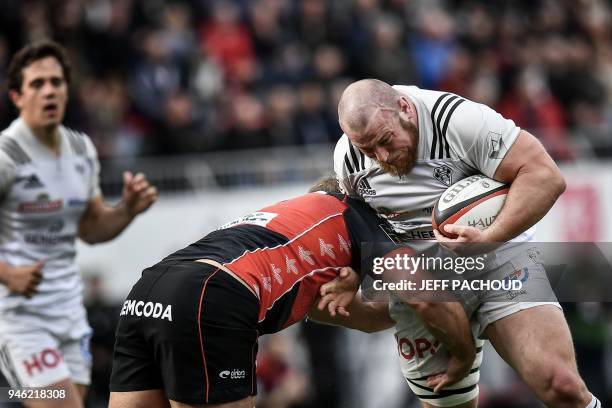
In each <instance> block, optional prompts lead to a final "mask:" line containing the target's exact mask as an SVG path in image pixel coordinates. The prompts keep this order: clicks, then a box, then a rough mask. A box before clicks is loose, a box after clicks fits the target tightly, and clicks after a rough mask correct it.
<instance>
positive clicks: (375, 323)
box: [308, 294, 395, 333]
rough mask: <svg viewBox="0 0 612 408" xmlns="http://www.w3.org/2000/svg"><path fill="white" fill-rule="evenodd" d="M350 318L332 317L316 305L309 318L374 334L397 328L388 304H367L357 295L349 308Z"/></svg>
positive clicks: (338, 315)
mask: <svg viewBox="0 0 612 408" xmlns="http://www.w3.org/2000/svg"><path fill="white" fill-rule="evenodd" d="M347 310H348V312H349V313H350V316H342V315H340V314H336V316H334V317H332V316H331V315H330V314H329V312H328V311H327V309H325V310H318V309H317V307H316V303H315V305H313V307H312V308H311V309H310V312H309V313H308V318H309V319H310V320H313V321H315V322H318V323H323V324H331V325H335V326H343V327H347V328H349V329H354V330H359V331H362V332H365V333H374V332H378V331H382V330H386V329H389V328H391V327H393V326H395V321H394V320H393V319H391V317H390V316H389V306H388V304H387V303H386V302H370V303H366V302H364V301H363V300H362V299H361V296H359V294H357V296H355V298H354V299H353V301H352V302H351V303H350V304H349V305H348V306H347Z"/></svg>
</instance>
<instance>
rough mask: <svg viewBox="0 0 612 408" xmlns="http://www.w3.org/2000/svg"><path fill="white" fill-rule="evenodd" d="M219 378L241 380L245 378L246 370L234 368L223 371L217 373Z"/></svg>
mask: <svg viewBox="0 0 612 408" xmlns="http://www.w3.org/2000/svg"><path fill="white" fill-rule="evenodd" d="M219 377H220V378H223V379H230V380H242V379H244V378H245V377H246V370H241V369H239V368H234V369H233V370H223V371H221V372H220V373H219Z"/></svg>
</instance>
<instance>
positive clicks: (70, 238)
mask: <svg viewBox="0 0 612 408" xmlns="http://www.w3.org/2000/svg"><path fill="white" fill-rule="evenodd" d="M23 240H24V241H25V242H27V243H28V244H32V245H44V246H53V245H58V244H64V243H66V244H72V243H73V242H74V240H75V237H74V235H72V234H67V235H53V234H37V233H28V234H25V235H24V237H23Z"/></svg>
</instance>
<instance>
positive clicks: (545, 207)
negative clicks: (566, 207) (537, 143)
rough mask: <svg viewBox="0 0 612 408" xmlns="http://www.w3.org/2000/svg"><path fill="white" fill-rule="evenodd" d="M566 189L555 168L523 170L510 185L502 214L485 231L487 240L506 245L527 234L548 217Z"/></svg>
mask: <svg viewBox="0 0 612 408" xmlns="http://www.w3.org/2000/svg"><path fill="white" fill-rule="evenodd" d="M533 167H535V165H534V166H533ZM564 190H565V181H564V180H563V177H562V176H561V173H560V172H559V170H558V169H556V168H549V167H542V168H529V167H528V168H526V169H524V170H522V171H521V172H519V174H518V175H517V177H516V178H515V179H514V181H513V182H512V184H511V186H510V190H509V192H508V196H507V198H506V203H505V204H504V207H503V208H502V211H501V212H500V213H499V215H498V216H497V218H496V219H495V222H493V224H491V226H490V227H489V228H487V229H486V230H485V234H486V237H487V240H488V241H489V242H506V241H509V240H510V239H512V238H514V237H516V236H517V235H519V234H521V233H522V232H523V231H526V230H527V229H529V228H530V227H532V226H533V225H535V224H536V223H537V222H538V221H539V220H540V219H542V217H544V216H545V215H546V213H547V212H548V211H549V210H550V209H551V208H552V206H553V205H554V204H555V201H557V198H559V196H560V195H561V194H562V193H563V191H564Z"/></svg>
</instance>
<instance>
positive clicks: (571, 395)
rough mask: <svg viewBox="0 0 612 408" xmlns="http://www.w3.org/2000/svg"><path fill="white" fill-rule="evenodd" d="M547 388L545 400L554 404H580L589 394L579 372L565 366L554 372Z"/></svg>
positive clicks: (561, 405)
mask: <svg viewBox="0 0 612 408" xmlns="http://www.w3.org/2000/svg"><path fill="white" fill-rule="evenodd" d="M547 388H548V390H546V391H547V392H546V395H547V398H546V399H547V401H544V402H545V403H547V404H549V405H552V406H560V407H563V406H568V407H570V406H578V405H577V404H580V403H582V402H583V401H584V400H585V398H586V394H588V392H587V389H586V386H585V385H584V382H583V381H582V379H581V378H580V376H579V375H578V373H576V372H575V371H573V370H570V369H569V368H565V367H564V368H559V369H557V370H554V371H553V372H552V374H551V376H550V381H549V382H548V387H547Z"/></svg>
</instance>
